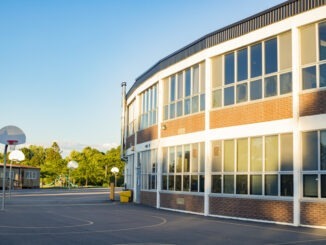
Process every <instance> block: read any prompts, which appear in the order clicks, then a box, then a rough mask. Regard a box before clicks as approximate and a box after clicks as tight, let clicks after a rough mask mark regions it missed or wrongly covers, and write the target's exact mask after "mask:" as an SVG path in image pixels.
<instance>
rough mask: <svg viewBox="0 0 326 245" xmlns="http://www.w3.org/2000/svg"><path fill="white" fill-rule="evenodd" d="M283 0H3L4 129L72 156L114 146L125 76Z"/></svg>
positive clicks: (0, 91) (0, 94) (0, 122)
mask: <svg viewBox="0 0 326 245" xmlns="http://www.w3.org/2000/svg"><path fill="white" fill-rule="evenodd" d="M282 2H284V0H246V1H243V0H228V1H222V0H1V1H0V106H1V109H0V128H2V127H5V126H7V125H15V126H17V127H19V128H21V129H22V130H23V131H24V133H25V135H26V144H27V145H41V146H44V147H49V146H51V145H52V142H54V141H55V142H57V143H58V144H59V146H60V148H61V150H62V151H63V154H64V155H68V154H69V152H70V151H71V150H78V151H81V150H82V149H83V148H84V147H86V146H90V147H94V148H97V149H99V150H100V151H103V152H106V151H107V150H109V149H110V148H111V147H116V146H118V145H119V144H120V118H121V83H122V82H127V91H128V89H129V88H130V87H131V86H132V84H133V83H134V81H135V79H136V78H137V77H139V76H140V75H141V74H142V73H144V72H145V71H146V70H148V69H149V68H150V67H151V66H153V65H154V64H155V63H156V62H158V61H159V60H161V59H162V58H164V57H166V56H168V55H169V54H171V53H173V52H174V51H176V50H178V49H180V48H182V47H184V46H186V45H187V44H189V43H191V42H193V41H195V40H197V39H199V38H201V37H202V36H204V35H206V34H208V33H210V32H213V31H215V30H218V29H219V28H222V27H225V26H227V25H229V24H232V23H234V22H237V21H239V20H242V19H244V18H246V17H249V16H251V15H254V14H256V13H258V12H260V11H263V10H266V9H268V8H270V7H273V6H275V5H277V4H279V3H282ZM0 149H3V146H2V148H0Z"/></svg>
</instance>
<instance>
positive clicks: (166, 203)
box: [160, 193, 204, 213]
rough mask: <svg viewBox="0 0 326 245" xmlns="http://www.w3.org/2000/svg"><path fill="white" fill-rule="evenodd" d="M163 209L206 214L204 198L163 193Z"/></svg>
mask: <svg viewBox="0 0 326 245" xmlns="http://www.w3.org/2000/svg"><path fill="white" fill-rule="evenodd" d="M160 199H161V207H162V208H171V209H178V210H184V211H190V212H196V213H204V196H197V195H185V194H174V193H173V194H172V193H171V194H170V193H161V194H160Z"/></svg>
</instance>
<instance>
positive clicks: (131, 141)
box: [126, 134, 135, 149]
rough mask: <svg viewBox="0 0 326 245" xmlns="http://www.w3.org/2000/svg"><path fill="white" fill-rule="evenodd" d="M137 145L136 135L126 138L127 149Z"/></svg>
mask: <svg viewBox="0 0 326 245" xmlns="http://www.w3.org/2000/svg"><path fill="white" fill-rule="evenodd" d="M134 145H135V135H134V134H133V135H131V136H129V137H128V138H127V139H126V149H128V148H129V147H131V146H134Z"/></svg>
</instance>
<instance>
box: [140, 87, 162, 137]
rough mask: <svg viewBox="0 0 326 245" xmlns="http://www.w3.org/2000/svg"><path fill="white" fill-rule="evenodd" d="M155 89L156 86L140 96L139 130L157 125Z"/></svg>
mask: <svg viewBox="0 0 326 245" xmlns="http://www.w3.org/2000/svg"><path fill="white" fill-rule="evenodd" d="M157 88H158V85H157V84H155V85H154V86H152V87H151V88H149V89H147V90H146V91H144V92H143V93H141V94H140V99H141V105H142V107H141V113H140V128H139V129H140V130H142V129H145V128H148V127H150V126H152V125H154V124H156V123H157V95H158V89H157Z"/></svg>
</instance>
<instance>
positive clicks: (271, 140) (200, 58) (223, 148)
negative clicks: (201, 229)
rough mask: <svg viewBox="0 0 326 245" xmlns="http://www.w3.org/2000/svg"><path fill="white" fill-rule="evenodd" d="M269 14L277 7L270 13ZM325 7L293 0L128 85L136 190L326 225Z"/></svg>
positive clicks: (167, 201) (204, 207)
mask: <svg viewBox="0 0 326 245" xmlns="http://www.w3.org/2000/svg"><path fill="white" fill-rule="evenodd" d="M289 6H297V7H293V10H291V11H292V12H291V11H290V10H289V9H290V7H289ZM298 6H300V7H298ZM284 11H285V12H284ZM289 11H290V12H291V13H290V12H289ZM271 13H279V14H278V15H277V16H279V17H277V16H276V15H275V16H274V17H273V18H274V19H271V20H270V21H269V22H266V16H271ZM285 13H287V14H285ZM325 13H326V6H325V1H308V0H302V1H300V0H298V1H288V2H286V3H284V4H281V5H278V6H276V7H275V8H272V9H270V10H266V11H264V12H262V13H259V14H257V15H255V16H253V17H250V18H248V19H246V20H243V21H240V22H238V23H236V24H234V25H231V26H229V27H226V28H224V29H222V30H219V31H217V32H215V33H213V34H209V35H207V36H205V37H203V38H201V39H199V40H198V41H196V42H194V43H192V45H189V46H187V47H185V48H183V49H181V50H179V51H178V52H176V53H174V54H171V55H170V56H168V57H167V58H165V59H162V60H161V61H159V62H158V63H157V64H155V65H154V66H153V67H152V68H151V69H150V70H149V71H147V72H146V73H144V74H143V75H142V76H141V77H139V78H138V79H137V80H136V82H135V83H134V84H133V86H132V87H131V89H130V91H129V92H128V94H127V96H126V100H127V103H126V104H127V108H126V123H125V127H126V129H125V130H124V131H125V132H127V133H126V135H125V139H126V140H125V142H124V145H125V153H126V156H127V157H128V163H127V166H126V169H128V180H127V183H126V184H127V187H128V188H132V189H133V190H134V194H135V195H134V201H136V202H139V203H144V204H146V205H151V206H155V207H157V208H164V209H170V210H179V211H182V212H191V213H200V214H203V215H210V216H218V217H219V216H220V217H230V218H236V219H249V220H259V221H266V222H277V223H284V224H293V225H307V226H322V227H324V226H326V217H325V215H324V213H325V212H323V210H325V206H326V157H325V154H326V126H325V123H324V122H325V121H326V104H325V96H324V95H325V91H326V90H325V88H326V45H325V43H326V20H325ZM282 14H284V18H283V17H282V18H280V16H283V15H282ZM271 18H272V17H271ZM258 20H260V21H261V22H264V24H262V25H260V26H256V27H255V28H252V29H250V30H249V29H248V30H247V31H244V29H241V28H240V29H234V28H239V26H242V27H243V26H244V25H245V24H244V23H251V24H252V23H258V22H257V21H258ZM255 21H256V22H255ZM232 30H233V32H232ZM221 33H228V34H225V35H226V36H225V37H224V39H223V40H222V39H220V41H216V42H212V40H213V39H214V38H213V36H214V35H215V36H214V37H215V38H216V35H217V36H220V35H222V34H221ZM230 33H233V34H232V35H231V34H230ZM204 40H206V44H207V45H206V46H205V45H201V44H203V42H204ZM214 40H215V39H214ZM216 40H218V38H217V39H216ZM208 43H209V45H208ZM194 47H197V48H194ZM187 50H188V52H186V51H187ZM189 50H190V51H189ZM191 50H192V51H191ZM181 53H182V55H181ZM181 57H182V58H181ZM154 71H155V72H154Z"/></svg>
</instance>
